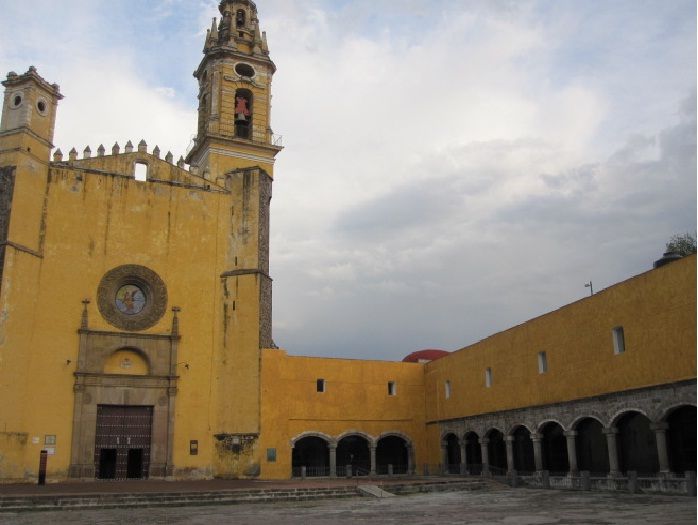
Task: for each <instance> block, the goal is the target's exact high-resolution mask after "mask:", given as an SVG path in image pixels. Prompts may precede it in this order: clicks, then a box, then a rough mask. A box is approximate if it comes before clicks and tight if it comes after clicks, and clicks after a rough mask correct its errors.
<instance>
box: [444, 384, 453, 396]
mask: <svg viewBox="0 0 698 525" xmlns="http://www.w3.org/2000/svg"><path fill="white" fill-rule="evenodd" d="M444 397H445V398H446V399H449V398H450V397H451V382H450V381H449V380H446V382H445V383H444Z"/></svg>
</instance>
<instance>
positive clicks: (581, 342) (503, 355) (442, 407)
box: [425, 256, 696, 463]
mask: <svg viewBox="0 0 698 525" xmlns="http://www.w3.org/2000/svg"><path fill="white" fill-rule="evenodd" d="M617 326H622V327H623V332H624V338H625V351H624V352H623V353H620V354H617V355H616V354H615V353H614V344H613V336H612V329H613V328H614V327H617ZM695 349H696V256H689V257H686V258H684V259H681V260H679V261H676V262H673V263H671V264H669V265H666V266H664V267H661V268H658V269H655V270H651V271H648V272H646V273H643V274H641V275H638V276H636V277H633V278H631V279H629V280H627V281H624V282H622V283H619V284H616V285H614V286H611V287H610V288H607V289H605V290H603V291H601V292H598V293H597V294H595V295H594V296H593V297H590V298H587V299H583V300H580V301H577V302H575V303H572V304H569V305H567V306H564V307H562V308H560V309H558V310H556V311H554V312H551V313H548V314H545V315H542V316H540V317H537V318H535V319H532V320H530V321H527V322H526V323H524V324H522V325H519V326H516V327H513V328H510V329H508V330H505V331H503V332H500V333H498V334H495V335H493V336H490V337H488V338H487V339H484V340H483V341H480V342H478V343H476V344H474V345H471V346H468V347H465V348H463V349H461V350H458V351H456V352H453V353H452V354H450V355H448V356H446V357H443V358H441V359H439V360H437V361H433V362H431V363H428V364H427V365H426V367H425V391H426V406H427V415H426V418H427V421H428V422H437V421H448V420H454V419H460V418H463V417H470V416H474V415H477V414H486V413H494V412H498V411H504V410H510V409H514V408H521V407H529V406H538V405H549V404H553V403H560V402H565V401H571V400H575V399H583V398H587V397H591V396H598V395H602V394H607V393H612V392H619V391H625V390H630V389H637V388H643V387H650V386H655V385H662V384H670V383H676V382H679V381H684V380H689V379H695V377H696V353H695ZM539 352H545V353H546V356H547V363H548V370H547V372H545V373H539V369H538V353H539ZM488 367H489V368H491V370H492V386H491V387H487V386H486V384H485V381H486V380H485V369H486V368H488ZM447 380H448V381H449V382H450V384H451V396H450V398H449V399H446V396H445V385H444V384H445V382H446V381H447ZM430 426H436V425H430ZM429 435H430V446H429V451H430V454H431V456H430V462H433V463H439V462H440V458H439V449H440V446H439V441H438V440H439V439H440V436H439V433H438V432H437V431H436V430H433V431H432V432H430V434H429Z"/></svg>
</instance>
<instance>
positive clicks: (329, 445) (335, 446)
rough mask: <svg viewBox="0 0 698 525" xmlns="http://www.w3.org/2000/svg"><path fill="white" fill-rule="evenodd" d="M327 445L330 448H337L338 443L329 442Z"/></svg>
mask: <svg viewBox="0 0 698 525" xmlns="http://www.w3.org/2000/svg"><path fill="white" fill-rule="evenodd" d="M327 447H328V448H329V449H330V450H337V443H328V444H327Z"/></svg>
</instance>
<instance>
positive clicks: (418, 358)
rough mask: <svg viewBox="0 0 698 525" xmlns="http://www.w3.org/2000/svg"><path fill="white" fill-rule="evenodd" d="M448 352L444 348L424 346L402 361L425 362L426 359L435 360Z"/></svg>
mask: <svg viewBox="0 0 698 525" xmlns="http://www.w3.org/2000/svg"><path fill="white" fill-rule="evenodd" d="M449 353H450V352H447V351H446V350H437V349H435V348H426V349H424V350H417V351H416V352H412V353H411V354H410V355H408V356H407V357H405V359H403V360H402V361H403V363H426V362H428V361H436V360H437V359H439V358H441V357H443V356H445V355H448V354H449Z"/></svg>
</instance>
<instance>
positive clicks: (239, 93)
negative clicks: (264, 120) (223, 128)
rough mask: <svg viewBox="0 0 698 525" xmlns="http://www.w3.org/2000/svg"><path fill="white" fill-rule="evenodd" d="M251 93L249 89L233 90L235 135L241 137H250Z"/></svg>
mask: <svg viewBox="0 0 698 525" xmlns="http://www.w3.org/2000/svg"><path fill="white" fill-rule="evenodd" d="M253 101H254V99H253V95H252V91H250V90H249V89H243V88H240V89H236V90H235V116H234V120H235V136H236V137H237V138H241V139H251V138H252V114H253V113H252V112H253Z"/></svg>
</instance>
